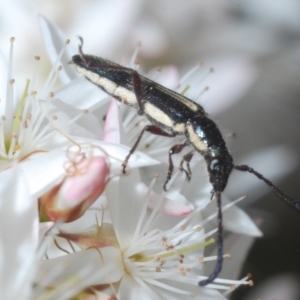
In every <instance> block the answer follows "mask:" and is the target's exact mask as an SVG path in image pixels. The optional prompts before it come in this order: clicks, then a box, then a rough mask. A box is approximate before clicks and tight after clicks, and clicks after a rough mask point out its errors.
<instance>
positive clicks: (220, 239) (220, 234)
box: [198, 191, 223, 286]
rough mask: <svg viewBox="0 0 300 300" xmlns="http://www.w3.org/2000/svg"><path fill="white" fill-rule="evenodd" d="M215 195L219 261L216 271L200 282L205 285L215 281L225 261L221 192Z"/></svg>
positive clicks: (214, 193)
mask: <svg viewBox="0 0 300 300" xmlns="http://www.w3.org/2000/svg"><path fill="white" fill-rule="evenodd" d="M213 195H214V196H216V198H217V209H218V256H217V263H216V266H215V269H214V271H213V272H212V273H211V274H210V275H209V277H207V279H204V280H201V281H200V282H199V283H198V284H199V285H200V286H205V285H207V284H209V283H211V282H213V281H214V280H215V279H216V277H217V276H218V274H219V273H220V271H221V269H222V262H223V218H222V206H221V192H219V191H218V192H217V191H214V192H213Z"/></svg>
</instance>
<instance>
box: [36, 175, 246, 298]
mask: <svg viewBox="0 0 300 300" xmlns="http://www.w3.org/2000/svg"><path fill="white" fill-rule="evenodd" d="M137 178H138V177H137V170H133V171H132V173H131V175H130V176H126V177H121V178H115V179H114V180H113V181H112V182H111V183H110V184H109V186H108V188H107V205H108V207H109V214H110V218H111V220H112V224H109V223H102V224H101V226H99V227H98V225H93V226H91V227H89V228H87V229H85V230H82V229H81V230H80V229H79V230H77V231H76V230H71V229H70V228H71V227H70V226H68V227H69V230H64V231H62V232H60V233H59V236H61V237H64V238H66V239H67V240H69V241H72V242H74V243H76V244H78V245H79V246H80V247H81V248H82V249H85V250H83V251H79V252H77V253H74V254H69V255H67V256H63V257H60V258H52V259H50V260H48V261H41V262H40V269H39V274H40V276H38V278H39V279H40V281H38V282H37V284H38V285H41V286H43V287H44V288H45V290H47V289H46V286H45V284H44V283H43V282H44V281H45V282H47V275H46V274H47V273H48V272H50V270H51V268H54V269H55V270H56V271H55V278H53V279H52V283H51V286H52V287H53V291H52V293H53V294H52V296H53V295H55V296H56V297H57V296H58V295H60V294H59V293H60V292H61V291H62V290H64V289H63V287H62V286H61V285H62V280H63V282H65V284H66V285H65V288H66V286H67V287H68V292H69V293H70V295H74V294H76V293H78V292H79V291H80V290H81V289H84V288H87V287H90V286H92V285H95V286H96V285H99V284H114V283H118V284H117V285H113V286H112V290H111V291H110V293H111V294H112V295H114V296H116V297H117V299H120V300H121V299H133V300H135V299H162V298H163V299H185V298H187V299H189V298H190V297H191V296H192V297H196V298H197V297H204V299H225V297H224V296H222V294H221V293H219V292H217V290H219V291H221V292H222V293H226V294H227V293H229V292H230V291H232V289H233V288H232V286H235V287H237V286H239V285H244V284H246V285H247V284H251V281H249V280H248V279H247V278H244V279H242V280H230V279H221V278H217V279H216V280H215V282H214V283H212V284H211V285H208V286H207V287H206V288H201V287H199V286H198V282H199V281H200V280H203V279H204V278H206V277H205V276H204V274H203V270H201V268H202V264H203V262H206V261H210V260H213V261H214V260H215V259H216V257H215V256H212V257H203V247H204V246H205V245H208V244H210V243H212V241H213V240H212V239H208V237H210V236H211V235H212V234H213V233H215V232H216V230H217V229H216V228H215V229H213V230H211V231H210V232H208V233H204V230H203V229H202V226H204V225H205V224H206V223H207V222H209V221H210V220H211V219H213V218H214V217H215V216H216V214H213V215H210V216H209V217H207V218H205V219H202V218H201V214H200V208H198V209H197V210H196V211H195V212H193V213H192V214H190V215H189V216H187V217H185V218H183V219H180V220H179V221H178V219H175V218H174V217H167V216H162V215H159V214H157V211H158V210H159V205H161V204H162V203H158V204H157V205H156V207H155V208H154V209H153V211H152V212H151V213H149V211H148V210H147V207H148V201H149V197H146V199H141V198H140V196H139V192H138V191H137V190H136V188H135V186H136V179H137ZM148 196H149V195H148ZM241 199H242V198H241ZM241 199H239V200H238V201H240V200H241ZM160 200H161V201H163V195H161V197H160ZM231 206H233V203H231V204H229V205H227V206H226V207H224V208H223V210H224V211H226V210H227V209H228V208H229V207H231ZM104 219H105V217H104ZM171 224H173V225H171ZM70 225H71V224H70ZM236 225H237V226H238V223H236ZM66 228H67V227H66ZM65 245H66V244H65ZM89 248H91V250H86V249H89ZM225 257H227V255H225ZM233 259H234V258H233ZM66 264H67V265H68V266H69V268H68V270H63V269H62V268H61V267H60V266H62V265H66ZM87 274H88V277H87ZM119 281H120V282H119ZM75 282H76V285H75ZM95 290H97V288H96V287H95ZM107 293H109V292H108V291H107ZM114 293H115V294H114Z"/></svg>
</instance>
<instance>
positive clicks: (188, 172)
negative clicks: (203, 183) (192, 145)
mask: <svg viewBox="0 0 300 300" xmlns="http://www.w3.org/2000/svg"><path fill="white" fill-rule="evenodd" d="M194 153H195V152H194V150H192V151H190V152H189V153H187V154H186V155H184V156H183V157H182V160H181V162H180V165H179V168H178V169H179V170H180V171H181V172H182V171H183V172H184V173H185V175H186V179H187V180H188V181H190V179H191V177H192V171H191V168H190V161H191V159H192V157H193V155H194ZM184 162H186V169H184V167H183V163H184Z"/></svg>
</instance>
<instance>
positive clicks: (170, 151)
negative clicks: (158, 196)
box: [163, 142, 188, 191]
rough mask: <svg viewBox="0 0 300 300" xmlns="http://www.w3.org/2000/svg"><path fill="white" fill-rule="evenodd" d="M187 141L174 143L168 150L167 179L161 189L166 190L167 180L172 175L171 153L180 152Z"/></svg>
mask: <svg viewBox="0 0 300 300" xmlns="http://www.w3.org/2000/svg"><path fill="white" fill-rule="evenodd" d="M187 145H188V144H187V142H184V143H182V144H177V145H174V146H173V147H172V148H171V149H170V150H169V170H168V175H167V180H166V182H165V183H164V186H163V189H164V190H165V191H167V184H168V182H169V180H170V179H171V177H172V173H173V170H174V164H173V160H172V155H173V154H177V153H180V152H181V150H182V149H183V148H184V147H185V146H187Z"/></svg>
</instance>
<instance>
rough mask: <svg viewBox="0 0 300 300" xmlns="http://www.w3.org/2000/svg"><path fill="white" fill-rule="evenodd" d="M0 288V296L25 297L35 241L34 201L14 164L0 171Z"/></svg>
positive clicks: (32, 267)
mask: <svg viewBox="0 0 300 300" xmlns="http://www.w3.org/2000/svg"><path fill="white" fill-rule="evenodd" d="M0 181H1V185H0V196H1V197H0V198H1V202H0V274H1V276H0V291H1V298H2V299H21V298H22V299H27V297H28V296H29V294H30V291H31V288H32V279H33V276H34V265H33V263H34V258H35V250H36V245H37V241H38V226H37V224H38V223H37V220H38V219H37V204H36V201H34V199H33V198H32V196H31V195H30V193H29V191H28V188H27V183H26V181H25V179H24V176H23V174H22V173H21V172H20V170H19V169H18V168H17V167H13V168H11V169H8V170H6V171H4V172H1V173H0Z"/></svg>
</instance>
